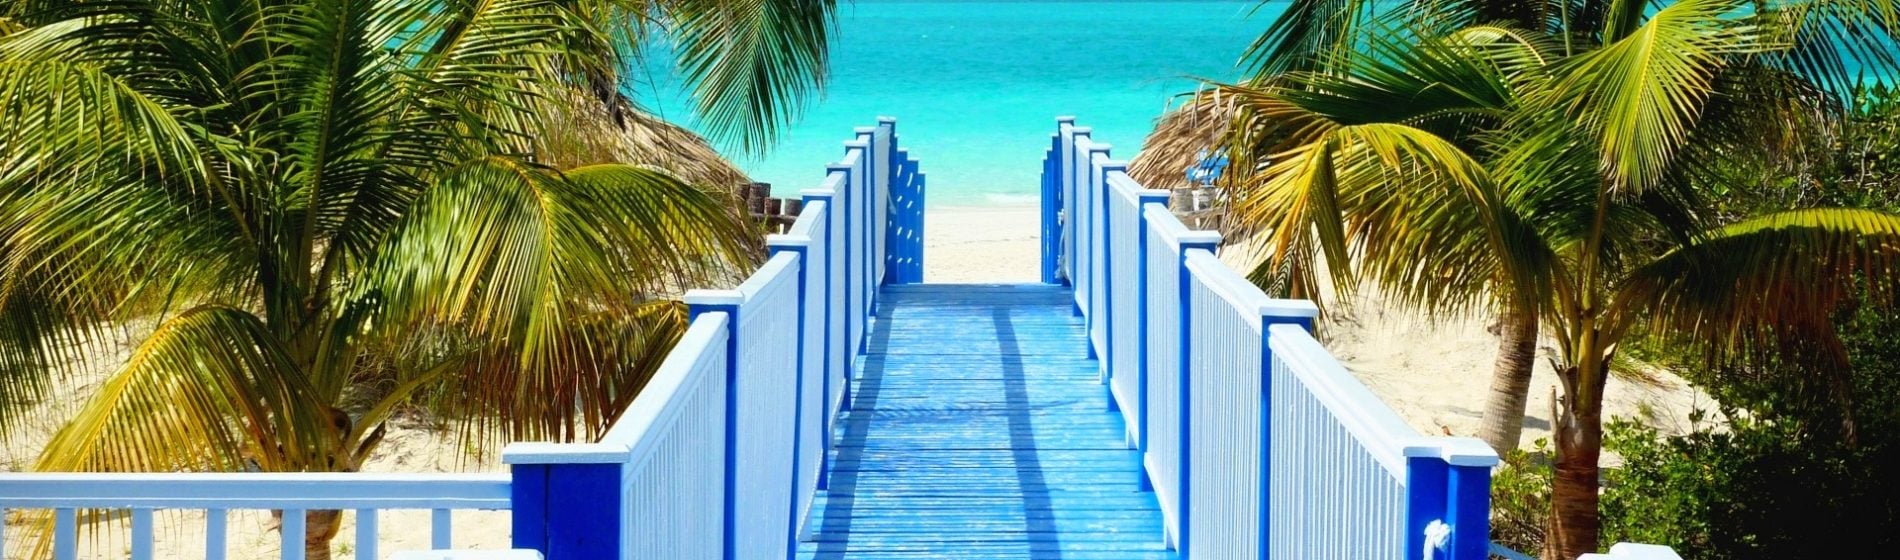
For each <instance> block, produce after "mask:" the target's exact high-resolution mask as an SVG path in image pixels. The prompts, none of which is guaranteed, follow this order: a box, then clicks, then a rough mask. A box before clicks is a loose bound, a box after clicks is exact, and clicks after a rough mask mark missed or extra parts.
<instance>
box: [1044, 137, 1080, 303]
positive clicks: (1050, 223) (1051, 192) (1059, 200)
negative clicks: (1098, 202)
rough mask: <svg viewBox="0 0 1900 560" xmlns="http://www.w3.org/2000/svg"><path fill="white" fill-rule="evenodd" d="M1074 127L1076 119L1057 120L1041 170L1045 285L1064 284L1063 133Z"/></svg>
mask: <svg viewBox="0 0 1900 560" xmlns="http://www.w3.org/2000/svg"><path fill="white" fill-rule="evenodd" d="M1073 126H1075V117H1057V118H1056V133H1055V134H1052V135H1050V136H1049V153H1048V156H1047V157H1045V158H1043V168H1042V240H1041V241H1042V282H1043V283H1044V284H1058V283H1062V281H1063V276H1062V274H1061V273H1060V268H1061V266H1062V247H1063V242H1062V241H1063V236H1064V233H1063V229H1064V225H1065V224H1064V223H1063V215H1064V214H1063V212H1062V209H1063V208H1064V206H1065V205H1066V204H1067V201H1066V199H1065V198H1064V196H1065V195H1066V194H1067V193H1065V192H1064V189H1063V188H1062V168H1063V167H1062V166H1063V162H1064V161H1066V160H1067V156H1065V155H1063V150H1064V148H1065V144H1064V140H1065V139H1064V137H1063V136H1064V135H1063V131H1064V129H1067V128H1069V127H1073Z"/></svg>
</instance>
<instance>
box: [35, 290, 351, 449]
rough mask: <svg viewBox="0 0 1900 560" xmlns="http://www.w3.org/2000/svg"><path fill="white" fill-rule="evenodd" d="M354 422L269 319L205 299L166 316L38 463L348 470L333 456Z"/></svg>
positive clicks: (54, 441)
mask: <svg viewBox="0 0 1900 560" xmlns="http://www.w3.org/2000/svg"><path fill="white" fill-rule="evenodd" d="M347 421H348V419H347V418H342V419H341V423H342V424H347ZM345 427H346V426H342V425H339V418H338V417H337V415H336V414H335V413H334V412H333V409H331V408H330V407H329V406H327V405H324V404H323V403H321V402H317V401H316V400H314V399H312V398H310V392H309V389H308V387H307V386H305V385H304V384H303V376H302V375H301V373H300V372H299V371H298V370H297V368H296V365H295V364H294V363H293V362H292V360H291V359H290V357H289V356H288V355H287V354H285V353H284V351H283V349H282V348H281V347H280V346H279V344H278V343H277V341H276V339H275V338H274V337H273V336H272V334H271V333H270V331H269V329H268V328H267V327H265V326H264V324H263V322H262V321H259V320H258V319H257V318H256V317H255V316H252V315H251V314H250V313H247V312H244V311H242V310H238V309H232V308H229V307H219V306H203V307H197V308H193V309H191V310H188V311H186V312H184V313H181V314H179V315H178V316H176V317H174V318H172V319H170V320H168V321H165V322H164V323H162V324H160V325H159V326H158V329H157V330H156V331H154V332H153V333H152V334H151V336H150V337H148V338H147V339H146V340H145V341H144V342H143V343H141V344H140V345H139V347H138V349H137V350H135V351H134V352H133V353H132V357H131V359H130V360H129V361H128V362H127V363H126V364H125V366H124V367H123V368H121V369H120V370H119V371H118V373H115V374H113V375H112V376H111V377H110V378H108V379H107V380H106V381H105V383H104V384H103V385H102V386H101V387H100V388H99V390H98V391H97V392H96V393H94V394H93V395H92V396H91V397H90V398H89V399H88V400H87V401H86V403H85V405H84V406H82V407H81V408H80V409H79V412H78V413H77V415H76V416H75V417H74V418H73V420H72V421H71V422H70V423H68V424H67V425H66V426H65V427H63V428H61V429H60V431H59V432H58V433H57V434H55V435H54V436H53V439H52V441H51V442H49V443H47V445H46V448H45V450H44V451H42V452H41V454H40V457H39V459H38V461H37V462H36V463H35V464H34V470H36V471H138V472H167V471H181V470H183V471H204V470H241V469H244V468H246V467H247V466H251V467H254V468H260V469H263V470H268V471H303V470H347V469H350V468H352V467H353V465H333V464H329V463H328V461H329V458H330V457H332V456H333V455H332V453H331V451H332V450H333V449H335V448H336V446H337V445H339V443H340V438H341V436H342V435H343V434H342V433H341V432H340V431H339V430H338V428H345ZM249 463H255V465H249Z"/></svg>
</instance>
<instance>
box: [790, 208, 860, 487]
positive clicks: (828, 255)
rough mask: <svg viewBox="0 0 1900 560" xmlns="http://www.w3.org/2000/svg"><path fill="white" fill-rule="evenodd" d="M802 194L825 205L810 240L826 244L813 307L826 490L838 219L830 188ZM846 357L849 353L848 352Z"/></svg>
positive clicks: (821, 473) (822, 479)
mask: <svg viewBox="0 0 1900 560" xmlns="http://www.w3.org/2000/svg"><path fill="white" fill-rule="evenodd" d="M800 194H801V195H803V197H804V199H805V207H806V208H811V207H812V205H814V204H818V203H824V206H825V228H824V229H823V230H821V231H819V232H817V233H818V235H819V237H818V239H813V240H811V242H812V243H820V244H823V247H824V248H825V251H824V253H825V262H822V263H815V266H817V267H818V270H820V271H822V273H821V274H820V275H821V276H823V277H824V281H823V282H820V283H819V284H818V285H817V286H813V288H814V289H816V290H817V292H818V297H817V298H816V300H817V301H818V307H817V308H816V309H814V310H813V311H812V313H816V314H818V315H819V317H818V348H821V349H823V351H821V352H819V354H820V356H819V358H818V372H819V376H820V377H821V378H822V380H823V381H821V382H820V383H819V389H818V406H819V407H820V408H819V409H818V419H819V427H818V429H819V430H821V431H820V432H819V435H818V441H819V442H820V444H821V445H823V448H822V451H820V452H819V454H818V489H819V490H825V489H828V488H830V487H831V428H832V426H833V424H832V423H833V422H834V420H835V419H834V418H833V417H832V414H831V349H832V344H834V341H833V340H831V318H832V314H833V313H835V312H836V311H834V310H833V309H832V308H831V294H833V293H835V292H832V290H833V289H835V288H834V287H833V286H832V285H831V276H832V264H831V263H832V260H833V259H836V258H838V257H837V255H835V254H833V253H832V251H831V240H832V239H833V237H832V235H833V234H832V231H834V228H836V227H837V226H834V225H832V224H834V223H836V222H837V219H838V209H837V207H836V206H833V205H832V192H831V191H826V190H818V189H810V190H806V191H803V192H802V193H800ZM805 254H806V255H810V254H811V253H810V251H807V252H806V253H805ZM801 260H802V258H801ZM847 358H849V357H848V356H847ZM847 386H848V384H847Z"/></svg>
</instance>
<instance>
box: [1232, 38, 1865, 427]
mask: <svg viewBox="0 0 1900 560" xmlns="http://www.w3.org/2000/svg"><path fill="white" fill-rule="evenodd" d="M1659 4H1661V3H1660V2H1650V1H1638V0H1631V1H1616V0H1583V1H1574V0H1565V1H1551V0H1544V1H1518V0H1407V1H1404V2H1396V3H1395V2H1378V1H1373V0H1294V1H1293V2H1291V3H1290V5H1289V6H1288V7H1287V9H1286V11H1285V12H1284V14H1283V15H1281V17H1280V18H1279V19H1277V20H1275V22H1274V23H1273V25H1272V26H1271V27H1269V29H1268V30H1267V31H1266V32H1265V33H1264V34H1262V35H1261V37H1260V38H1259V39H1258V40H1257V41H1256V42H1255V44H1254V45H1253V47H1252V49H1251V50H1250V52H1249V53H1248V56H1247V58H1248V60H1249V61H1250V66H1251V67H1252V69H1253V71H1254V74H1253V77H1252V78H1251V79H1250V80H1249V83H1254V84H1265V83H1269V82H1271V81H1273V80H1275V79H1277V78H1279V77H1282V76H1284V75H1287V74H1289V73H1293V72H1320V73H1324V72H1331V71H1334V69H1341V68H1345V67H1347V66H1348V65H1349V64H1350V62H1351V61H1352V60H1354V59H1355V58H1357V57H1360V56H1363V55H1365V54H1367V52H1368V51H1366V50H1365V49H1363V48H1362V47H1363V46H1364V42H1365V41H1366V39H1367V35H1368V34H1369V33H1384V32H1388V31H1394V30H1397V31H1400V32H1416V33H1424V34H1437V35H1443V34H1446V33H1449V32H1452V31H1454V30H1459V29H1468V28H1472V27H1480V26H1482V27H1491V28H1494V29H1498V30H1503V31H1509V32H1522V33H1527V35H1525V37H1534V38H1536V39H1537V40H1539V41H1545V42H1546V43H1547V45H1548V46H1550V47H1552V49H1551V50H1554V51H1561V54H1563V55H1570V54H1575V53H1577V52H1579V51H1582V50H1589V49H1592V48H1596V47H1600V46H1603V45H1607V44H1610V43H1612V42H1614V41H1615V40H1617V39H1619V38H1622V37H1624V36H1626V35H1627V34H1628V33H1629V32H1630V30H1631V29H1633V28H1634V27H1635V25H1636V24H1637V23H1639V22H1642V21H1644V19H1645V14H1646V13H1647V11H1649V10H1650V9H1651V8H1652V6H1655V5H1659ZM1741 4H1743V5H1747V6H1753V5H1760V6H1761V7H1762V8H1763V9H1764V10H1771V11H1774V12H1777V13H1780V14H1782V15H1783V16H1784V18H1785V19H1784V20H1783V21H1780V22H1778V24H1777V25H1776V27H1778V28H1779V29H1781V30H1783V31H1786V32H1788V33H1790V37H1789V39H1790V47H1791V48H1788V49H1785V50H1783V51H1781V52H1778V53H1775V54H1774V56H1773V57H1772V58H1773V59H1774V60H1771V61H1768V62H1769V64H1770V65H1771V66H1773V67H1776V68H1778V69H1782V70H1785V71H1788V72H1790V73H1793V74H1796V75H1798V76H1800V77H1802V78H1805V79H1807V80H1809V81H1810V82H1812V83H1814V84H1816V85H1818V86H1822V87H1824V88H1827V89H1828V90H1829V91H1831V92H1835V93H1840V92H1845V91H1848V90H1849V89H1851V84H1852V83H1853V82H1854V81H1855V80H1856V79H1858V78H1859V77H1860V72H1861V71H1862V70H1869V71H1873V72H1881V71H1886V72H1892V71H1894V70H1895V69H1896V68H1900V63H1897V62H1896V60H1895V58H1894V57H1895V55H1894V53H1892V52H1891V51H1892V47H1893V44H1894V38H1893V37H1894V34H1893V33H1894V32H1893V31H1892V25H1891V23H1890V22H1891V21H1892V20H1893V19H1894V17H1895V14H1894V7H1893V6H1894V5H1893V3H1892V2H1890V1H1888V0H1818V1H1816V0H1802V1H1790V2H1765V3H1763V2H1752V3H1750V2H1744V3H1741ZM1850 62H1857V63H1859V64H1861V65H1862V66H1863V68H1861V69H1856V68H1854V67H1853V66H1852V65H1851V64H1849V63H1850ZM1466 116H1467V117H1470V116H1471V115H1466ZM1438 121H1439V126H1441V127H1446V126H1452V127H1456V126H1465V127H1472V126H1479V127H1482V121H1479V122H1478V123H1472V122H1463V123H1460V122H1456V121H1452V120H1450V119H1438ZM1441 131H1442V128H1441ZM1265 272H1268V273H1271V272H1272V271H1265ZM1263 278H1264V277H1263ZM1493 280H1494V286H1496V288H1495V289H1494V290H1493V291H1492V295H1493V296H1494V297H1495V300H1494V301H1493V302H1491V304H1492V308H1493V309H1496V310H1497V321H1496V324H1497V326H1498V330H1499V335H1500V343H1499V348H1498V355H1497V361H1496V364H1495V368H1494V371H1493V375H1492V384H1491V391H1490V392H1489V394H1488V398H1487V399H1486V403H1485V412H1484V418H1483V422H1482V423H1481V425H1480V427H1479V434H1478V435H1479V437H1481V438H1482V439H1484V440H1485V441H1486V442H1487V443H1489V444H1491V446H1492V447H1494V448H1497V449H1501V450H1502V449H1511V448H1515V447H1517V444H1518V441H1519V437H1520V435H1521V434H1522V431H1523V415H1524V407H1525V403H1526V397H1527V394H1528V389H1529V385H1530V378H1531V369H1532V361H1533V360H1534V358H1535V350H1536V343H1537V338H1538V337H1537V335H1538V324H1539V318H1538V317H1537V310H1536V306H1535V305H1532V304H1531V303H1530V302H1526V301H1521V300H1520V299H1518V298H1516V297H1515V296H1514V295H1512V292H1510V290H1509V289H1506V288H1504V287H1502V285H1503V284H1504V283H1505V281H1504V279H1493ZM1291 287H1298V286H1291Z"/></svg>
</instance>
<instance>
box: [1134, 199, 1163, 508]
mask: <svg viewBox="0 0 1900 560" xmlns="http://www.w3.org/2000/svg"><path fill="white" fill-rule="evenodd" d="M1151 204H1152V205H1155V206H1159V207H1160V208H1161V209H1162V211H1164V212H1165V211H1167V208H1168V195H1167V193H1165V192H1161V191H1153V190H1144V191H1142V192H1141V194H1140V195H1138V196H1136V198H1135V340H1138V341H1141V343H1140V344H1136V345H1135V386H1136V388H1135V394H1136V395H1137V396H1136V398H1135V402H1136V405H1135V407H1136V409H1138V410H1139V411H1140V414H1137V415H1135V421H1136V424H1137V427H1136V429H1135V432H1136V434H1135V449H1136V450H1137V451H1140V452H1141V453H1140V455H1139V456H1143V457H1145V456H1147V454H1148V413H1149V412H1148V411H1149V410H1150V409H1149V408H1148V282H1149V280H1148V274H1149V273H1150V271H1149V270H1148V251H1149V247H1148V228H1149V225H1148V206H1149V205H1151ZM1136 471H1138V473H1139V474H1140V475H1141V491H1143V492H1152V491H1154V489H1155V483H1154V481H1153V480H1150V479H1149V478H1148V468H1147V467H1146V466H1143V467H1141V468H1138V469H1136Z"/></svg>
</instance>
